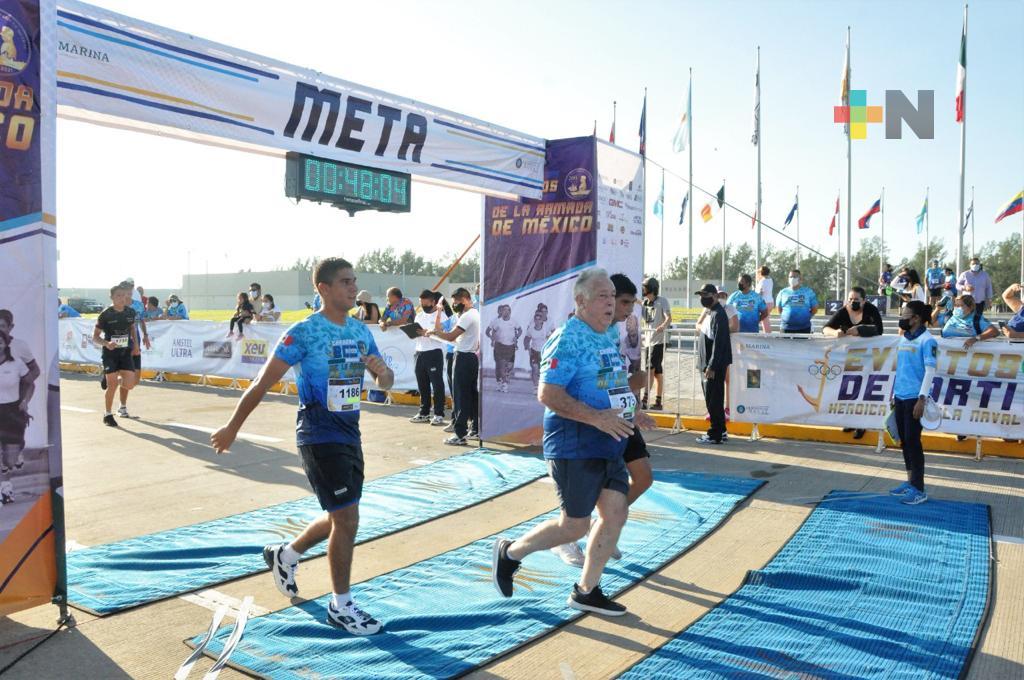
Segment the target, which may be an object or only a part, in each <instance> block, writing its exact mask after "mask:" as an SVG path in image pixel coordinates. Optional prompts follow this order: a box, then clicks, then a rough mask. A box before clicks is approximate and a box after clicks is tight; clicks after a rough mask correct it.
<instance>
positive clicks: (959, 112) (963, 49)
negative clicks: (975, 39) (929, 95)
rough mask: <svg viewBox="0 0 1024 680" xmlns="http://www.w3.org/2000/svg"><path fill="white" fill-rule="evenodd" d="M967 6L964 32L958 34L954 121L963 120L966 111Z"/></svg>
mask: <svg viewBox="0 0 1024 680" xmlns="http://www.w3.org/2000/svg"><path fill="white" fill-rule="evenodd" d="M966 97H967V6H966V5H965V6H964V32H963V34H961V36H960V60H959V61H958V62H957V64H956V122H958V123H962V122H964V115H965V114H966V113H967V100H966Z"/></svg>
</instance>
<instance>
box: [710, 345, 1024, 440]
mask: <svg viewBox="0 0 1024 680" xmlns="http://www.w3.org/2000/svg"><path fill="white" fill-rule="evenodd" d="M898 342H899V338H898V337H897V336H894V335H891V336H882V337H878V338H859V339H853V338H843V339H839V340H833V339H824V338H765V337H758V338H756V339H753V338H752V337H751V338H749V339H748V338H747V337H745V336H743V335H736V336H734V338H733V364H732V367H731V368H730V382H729V385H730V387H729V395H730V403H731V404H732V405H733V407H732V412H733V418H734V419H735V420H737V421H745V422H756V423H798V424H799V423H803V424H808V425H831V426H835V427H855V428H864V429H876V430H880V429H882V428H883V423H884V421H885V418H886V417H887V416H888V414H889V400H890V397H891V395H892V391H893V385H894V379H895V374H896V357H897V354H898V351H897V344H898ZM938 344H939V353H938V356H937V362H938V366H937V368H936V373H935V379H934V381H933V383H932V385H931V391H930V394H931V397H932V399H934V400H935V403H936V404H938V405H939V407H940V408H941V411H942V422H941V424H940V425H939V428H938V431H939V432H946V433H950V434H960V435H982V436H990V437H1003V438H1008V439H1024V343H1010V342H1006V341H1004V340H990V341H985V342H979V343H977V344H975V345H973V346H972V347H971V348H970V349H964V343H963V339H956V338H950V339H939V340H938Z"/></svg>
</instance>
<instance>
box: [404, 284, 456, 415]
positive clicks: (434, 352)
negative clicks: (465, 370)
mask: <svg viewBox="0 0 1024 680" xmlns="http://www.w3.org/2000/svg"><path fill="white" fill-rule="evenodd" d="M439 298H440V295H439V294H436V293H434V291H432V290H424V291H423V292H422V293H420V311H419V313H418V314H416V323H417V324H419V326H420V328H421V329H423V330H421V331H419V332H420V337H418V338H416V389H418V390H419V393H420V411H419V413H417V414H416V415H415V416H413V417H412V418H410V419H409V422H412V423H428V422H429V423H430V424H431V425H444V348H443V345H442V343H441V341H440V340H438V339H437V338H434V337H427V334H426V332H427V330H429V329H432V328H438V327H440V325H441V324H442V323H444V321H445V320H446V319H447V318H448V315H447V314H445V313H444V310H442V309H441V308H440V307H439V306H438V304H437V301H438V299H439ZM431 393H433V396H434V416H433V417H431V416H430V396H431Z"/></svg>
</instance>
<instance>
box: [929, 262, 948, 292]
mask: <svg viewBox="0 0 1024 680" xmlns="http://www.w3.org/2000/svg"><path fill="white" fill-rule="evenodd" d="M924 280H925V283H926V284H927V286H928V287H929V288H941V287H942V285H943V284H944V283H946V274H945V272H943V271H942V269H941V268H940V267H932V268H931V269H929V270H928V271H926V272H925V273H924Z"/></svg>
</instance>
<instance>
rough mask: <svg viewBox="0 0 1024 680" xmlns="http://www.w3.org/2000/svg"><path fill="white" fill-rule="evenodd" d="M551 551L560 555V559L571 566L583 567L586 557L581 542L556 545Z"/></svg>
mask: <svg viewBox="0 0 1024 680" xmlns="http://www.w3.org/2000/svg"><path fill="white" fill-rule="evenodd" d="M551 552H553V553H555V554H556V555H558V557H559V559H561V560H562V561H563V562H565V563H566V564H568V565H569V566H571V567H582V566H583V561H584V559H585V557H584V555H583V550H582V549H581V548H580V544H579V543H577V542H576V541H573V542H572V543H566V544H565V545H556V546H555V547H554V548H552V549H551Z"/></svg>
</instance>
